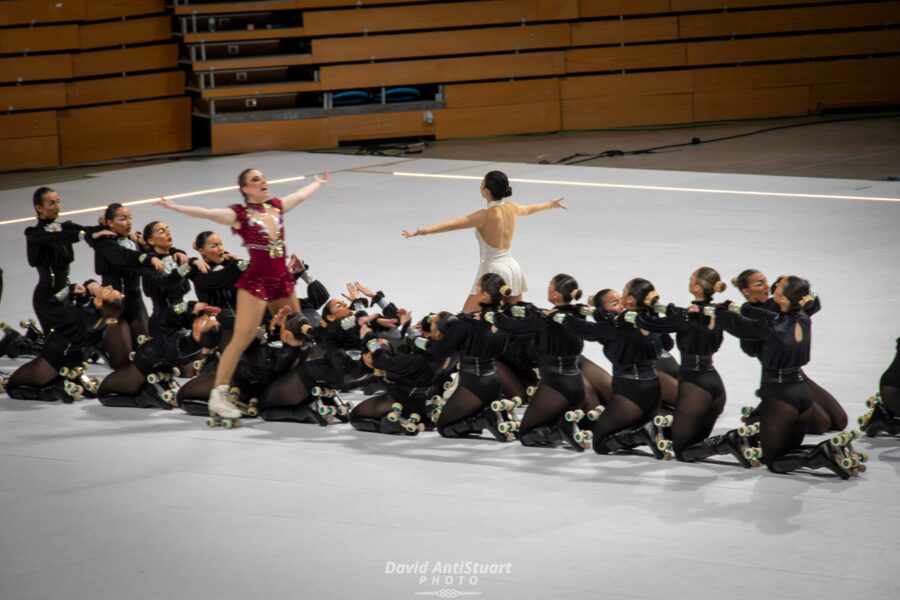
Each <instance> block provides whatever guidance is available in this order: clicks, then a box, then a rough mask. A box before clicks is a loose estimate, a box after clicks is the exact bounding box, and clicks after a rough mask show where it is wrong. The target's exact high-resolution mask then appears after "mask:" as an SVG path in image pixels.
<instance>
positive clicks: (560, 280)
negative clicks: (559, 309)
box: [550, 273, 582, 302]
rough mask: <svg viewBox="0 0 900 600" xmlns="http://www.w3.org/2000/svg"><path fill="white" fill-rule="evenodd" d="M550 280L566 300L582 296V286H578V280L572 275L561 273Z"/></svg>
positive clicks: (569, 300)
mask: <svg viewBox="0 0 900 600" xmlns="http://www.w3.org/2000/svg"><path fill="white" fill-rule="evenodd" d="M550 281H551V283H552V284H553V287H554V288H556V291H557V292H559V293H560V294H562V298H563V301H564V302H571V301H572V300H578V299H579V298H581V293H582V292H581V288H579V287H578V282H577V281H575V278H574V277H572V276H571V275H566V274H565V273H560V274H559V275H557V276H556V277H554V278H553V279H551V280H550Z"/></svg>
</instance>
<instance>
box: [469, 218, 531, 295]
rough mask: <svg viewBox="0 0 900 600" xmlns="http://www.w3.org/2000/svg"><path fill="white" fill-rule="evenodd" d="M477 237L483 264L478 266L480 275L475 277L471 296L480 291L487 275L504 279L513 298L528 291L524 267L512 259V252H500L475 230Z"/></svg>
mask: <svg viewBox="0 0 900 600" xmlns="http://www.w3.org/2000/svg"><path fill="white" fill-rule="evenodd" d="M475 237H476V238H477V239H478V249H479V251H480V253H481V263H480V264H479V265H478V274H477V275H476V276H475V283H473V284H472V291H471V292H469V293H470V294H475V293H477V291H478V281H479V280H480V279H481V276H482V275H484V274H485V273H496V274H497V275H499V276H500V277H502V278H503V281H505V282H506V285H508V286H509V287H510V288H512V295H513V296H521V295H522V293H523V292H526V291H528V285H527V284H526V283H525V275H524V274H523V273H522V267H520V266H519V263H518V262H516V259H514V258H513V257H512V254H511V253H510V250H509V249H507V250H500V249H499V248H494V247H493V246H491V245H490V244H488V243H487V242H485V241H484V238H482V237H481V233H479V232H478V230H477V229H476V230H475Z"/></svg>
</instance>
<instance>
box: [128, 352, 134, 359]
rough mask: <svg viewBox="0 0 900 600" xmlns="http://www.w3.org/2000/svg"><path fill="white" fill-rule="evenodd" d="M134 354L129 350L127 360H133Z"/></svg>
mask: <svg viewBox="0 0 900 600" xmlns="http://www.w3.org/2000/svg"><path fill="white" fill-rule="evenodd" d="M134 356H135V354H134V352H133V351H132V352H129V353H128V360H134Z"/></svg>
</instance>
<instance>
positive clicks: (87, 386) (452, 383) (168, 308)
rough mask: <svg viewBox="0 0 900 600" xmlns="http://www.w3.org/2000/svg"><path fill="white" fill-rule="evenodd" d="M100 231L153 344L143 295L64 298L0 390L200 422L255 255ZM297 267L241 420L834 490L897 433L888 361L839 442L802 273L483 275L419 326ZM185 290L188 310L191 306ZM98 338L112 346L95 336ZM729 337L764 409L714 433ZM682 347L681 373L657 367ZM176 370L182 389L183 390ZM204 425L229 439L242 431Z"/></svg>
mask: <svg viewBox="0 0 900 600" xmlns="http://www.w3.org/2000/svg"><path fill="white" fill-rule="evenodd" d="M108 212H109V211H108ZM115 214H116V210H113V215H115ZM129 227H130V224H129ZM103 237H105V236H98V237H93V240H88V241H89V242H90V241H93V242H94V244H93V245H94V247H95V250H96V251H97V253H98V264H99V263H100V261H101V257H102V258H103V260H104V261H107V262H108V263H109V264H110V265H112V266H113V267H115V268H121V269H123V270H129V272H130V274H131V275H130V276H133V275H134V273H135V272H137V273H139V274H140V280H141V283H142V287H143V292H144V294H146V295H147V296H148V297H150V299H151V301H152V302H153V308H154V310H153V313H152V315H151V316H150V319H149V326H150V327H149V331H151V332H152V336H149V337H148V336H146V335H144V334H138V333H136V332H137V331H140V330H141V329H142V327H141V326H140V317H141V315H140V312H141V311H140V309H136V308H135V304H134V303H135V302H138V303H140V304H141V308H142V305H143V302H142V300H141V298H140V295H139V294H140V292H139V291H138V295H137V297H135V295H134V294H130V293H128V292H126V293H125V294H123V293H122V292H121V291H118V290H117V289H115V287H114V286H112V285H107V286H101V285H100V284H99V283H97V282H95V281H88V282H85V283H83V284H76V285H68V286H65V287H63V288H62V289H60V290H59V291H58V292H56V293H54V294H53V295H52V296H50V297H48V298H47V299H46V302H45V304H44V305H43V306H42V310H41V317H42V319H41V320H42V322H44V325H45V331H49V333H48V334H47V335H46V336H45V338H44V339H42V340H41V343H40V344H39V345H38V352H39V355H38V357H37V358H35V359H34V360H32V361H31V362H29V363H27V364H25V365H23V366H22V367H20V368H19V369H17V370H16V371H15V372H14V373H13V374H12V375H11V376H9V377H8V379H6V380H5V382H4V385H5V391H6V392H7V393H8V394H9V396H10V397H12V398H18V399H30V400H51V401H52V400H60V401H63V402H72V401H74V400H79V399H81V398H82V397H86V398H95V397H96V398H98V399H99V401H100V402H101V403H102V404H104V405H106V406H130V407H155V408H173V407H181V408H182V409H184V410H185V411H187V412H188V413H190V414H196V415H207V414H209V413H208V410H207V400H208V398H209V396H210V391H211V390H212V388H213V382H214V373H215V364H216V360H217V355H218V349H219V348H221V347H224V346H225V344H226V342H227V340H228V339H229V337H230V336H231V333H232V331H231V328H232V326H233V323H234V307H235V289H234V286H233V284H234V282H235V281H236V280H237V279H238V278H239V277H240V275H241V273H242V272H243V269H245V268H246V266H247V261H244V260H239V259H237V258H236V257H233V256H231V255H229V254H227V253H226V252H225V251H224V249H223V247H222V242H221V239H219V236H218V235H216V234H215V233H212V232H203V233H201V234H200V235H199V236H197V239H196V242H195V244H194V247H195V249H197V250H198V251H199V253H200V255H201V258H199V259H189V258H188V257H187V256H186V254H185V253H184V252H182V251H179V250H177V249H175V248H173V247H172V244H171V234H170V233H169V232H168V229H167V228H166V227H165V225H164V224H161V223H159V222H153V223H151V224H150V225H148V228H147V229H146V230H145V235H144V239H145V240H148V241H149V242H150V248H151V251H150V252H141V251H140V249H138V248H135V249H129V248H127V247H125V246H126V245H123V244H121V243H119V244H109V245H104V244H98V243H97V242H98V241H102V240H103ZM154 240H157V241H160V243H159V244H153V241H154ZM104 252H105V253H106V254H103V253H104ZM289 267H290V270H291V272H292V273H293V274H294V276H295V279H296V280H300V279H303V280H304V281H305V283H306V284H307V296H308V297H307V298H303V299H302V300H301V301H300V306H301V311H300V312H296V313H292V312H289V309H288V307H284V308H282V309H281V310H280V311H278V312H277V313H276V314H274V315H269V316H268V317H267V319H266V320H265V322H263V323H261V324H260V327H259V330H258V332H257V336H256V341H255V342H254V343H253V344H251V346H250V348H248V350H247V351H246V352H245V353H244V354H243V356H242V357H241V360H240V363H239V366H238V368H237V370H236V371H235V374H234V377H233V380H232V385H233V387H232V388H231V393H232V400H233V401H234V402H235V403H236V404H237V406H238V407H239V408H240V409H241V412H242V413H243V414H244V415H245V416H246V417H256V416H260V417H262V418H264V419H268V420H289V421H298V422H307V423H317V424H319V425H323V426H324V425H328V424H330V423H333V422H335V421H338V422H349V423H350V424H351V426H353V427H354V428H355V429H357V430H360V431H371V432H378V433H385V434H401V435H416V434H418V433H419V432H421V431H427V430H434V429H436V430H437V431H438V433H439V434H440V435H441V436H444V437H467V436H473V435H479V434H481V433H483V432H484V430H487V431H488V432H489V433H490V434H491V435H492V436H493V437H495V438H496V439H497V440H498V441H501V442H509V441H513V440H515V439H518V440H519V441H520V442H521V443H522V444H524V445H526V446H543V445H555V444H564V445H568V446H569V447H571V448H572V449H575V450H577V451H582V450H584V449H586V448H590V447H593V449H594V450H595V451H596V452H598V453H601V454H608V453H612V452H616V451H620V450H631V449H634V448H637V447H639V446H649V449H650V450H651V451H652V452H653V454H654V455H655V456H656V458H658V459H670V458H676V459H678V460H681V461H695V460H700V459H704V458H707V457H710V456H714V455H731V456H733V457H734V459H735V460H737V462H738V463H740V465H742V466H743V467H746V468H750V467H754V466H758V465H760V464H762V463H764V464H765V465H766V466H767V467H768V468H769V469H770V470H771V471H774V472H778V473H784V472H788V471H792V470H795V469H798V468H802V467H807V468H825V469H829V470H831V471H833V472H834V473H835V474H837V475H838V476H839V477H841V478H843V479H847V478H849V477H851V476H853V475H858V474H859V473H860V472H862V471H864V470H865V464H864V463H865V461H866V460H867V456H866V454H865V453H863V452H858V451H856V450H855V449H854V447H853V444H852V442H853V441H854V440H856V439H858V438H859V437H860V436H861V435H862V433H865V434H866V435H868V436H875V435H878V434H879V433H887V434H889V435H897V434H900V393H898V390H900V354H898V357H895V359H894V361H893V363H892V364H891V365H890V366H889V367H888V369H887V370H886V371H885V373H884V375H883V376H882V378H881V381H880V390H879V393H878V394H876V395H875V396H873V397H872V398H871V399H870V400H869V402H868V404H869V408H870V410H869V411H868V413H867V414H866V415H863V416H862V417H860V419H859V422H860V426H861V428H862V432H860V431H856V430H853V431H842V430H844V428H845V427H846V426H847V416H846V413H845V412H844V411H843V409H842V408H841V407H840V405H839V404H838V403H837V402H836V401H835V399H834V398H833V397H832V396H831V395H830V394H829V393H828V392H827V391H825V390H824V389H822V388H821V387H820V386H818V385H817V384H815V383H814V382H813V381H811V380H810V379H809V378H808V377H807V376H806V374H805V373H804V372H803V370H802V367H803V366H804V365H806V364H807V363H808V361H809V357H810V342H811V336H810V322H811V321H810V317H811V316H812V315H813V314H815V312H816V311H817V310H819V300H818V298H817V297H816V296H815V294H813V293H812V292H811V291H810V287H809V284H808V282H807V281H805V280H804V279H801V278H799V277H796V276H782V277H779V278H778V280H777V281H775V282H774V284H772V286H771V287H770V286H769V284H768V282H767V281H766V278H765V276H764V275H763V274H762V273H760V272H759V271H755V270H747V271H744V272H743V273H741V274H740V275H739V276H738V277H736V278H734V279H733V280H732V282H733V284H734V285H735V286H736V287H737V288H738V289H739V290H740V291H741V292H742V294H743V295H744V297H745V301H744V302H743V303H734V302H727V301H726V302H722V303H715V302H713V297H714V295H715V294H716V293H718V292H721V291H723V290H724V289H725V287H726V285H725V283H724V282H723V281H722V280H721V278H720V276H719V274H718V273H717V272H716V271H715V270H714V269H711V268H708V267H702V268H699V269H697V270H696V271H695V272H694V273H692V274H691V277H690V283H689V289H690V292H691V293H692V294H693V296H694V300H693V301H692V302H691V304H690V305H689V306H688V307H686V308H685V307H678V306H675V305H673V304H668V305H665V304H662V303H660V302H659V294H658V293H657V292H656V290H655V289H654V286H653V285H652V284H651V283H650V282H649V281H647V280H645V279H640V278H636V279H632V280H631V281H629V282H628V283H627V284H626V285H625V287H624V289H623V291H622V293H621V294H619V293H617V292H616V291H614V290H610V289H606V290H601V291H599V292H597V293H596V294H594V295H593V296H591V297H590V299H589V301H588V304H581V303H578V301H579V300H580V299H581V298H582V296H583V293H582V290H581V289H580V288H579V285H578V283H577V282H576V281H575V279H574V278H572V277H571V276H569V275H565V274H560V275H557V276H555V277H554V278H553V279H552V280H551V281H550V283H549V285H548V290H547V300H548V302H549V304H550V305H551V308H549V309H542V308H539V307H537V306H535V305H533V304H530V303H526V302H518V303H516V304H513V305H508V304H506V303H504V298H506V297H507V296H509V294H510V290H509V288H508V287H507V286H506V284H505V282H504V281H503V279H502V278H501V277H500V276H499V275H496V274H493V273H488V274H486V275H484V276H483V277H481V279H480V281H479V286H478V288H477V289H478V300H479V303H480V308H479V309H478V310H477V311H475V312H470V313H459V314H452V313H449V312H440V313H433V314H429V315H428V316H426V317H425V318H423V319H421V320H420V321H419V322H417V323H415V324H414V323H413V322H412V318H411V314H410V313H409V311H407V310H405V309H403V308H398V307H397V306H395V305H394V304H393V303H391V302H389V301H388V300H387V299H386V298H385V296H384V294H383V293H381V292H373V291H372V290H370V289H368V288H367V287H365V286H363V285H361V284H358V283H355V284H348V286H347V287H348V294H347V295H345V298H346V299H347V302H344V301H343V300H340V299H336V298H332V299H329V294H328V291H327V290H326V289H325V287H324V286H323V285H322V284H321V283H320V282H319V281H317V280H315V279H312V278H311V276H310V274H309V269H308V266H307V265H306V264H304V263H303V262H302V261H301V260H299V259H298V258H297V257H296V256H292V257H291V259H290V261H289ZM123 272H124V271H123ZM191 281H192V282H193V283H194V287H195V291H196V294H197V297H198V298H199V300H198V301H184V300H183V297H184V295H185V294H186V293H187V292H188V291H189V289H190V282H191ZM127 288H128V284H127V283H125V289H127ZM129 296H130V297H129ZM143 314H144V315H146V313H145V312H144V313H143ZM145 318H146V317H145ZM47 323H50V327H48V326H47ZM129 323H130V324H131V325H132V326H131V328H130V329H129V327H128V324H129ZM107 326H112V327H115V328H116V331H117V332H118V333H119V335H109V333H110V332H106V335H104V330H105V328H106V327H107ZM724 332H728V333H729V334H732V335H734V336H736V337H738V338H740V340H741V347H742V349H743V350H744V352H745V353H746V354H748V355H749V356H753V357H756V358H757V359H758V360H759V361H760V363H761V367H762V377H761V383H760V388H759V390H758V391H757V395H758V396H759V398H760V400H761V401H760V403H759V405H758V406H757V407H747V408H746V409H744V411H743V416H742V421H743V422H744V424H743V425H742V426H741V427H739V428H737V429H734V430H731V431H728V432H727V433H725V434H722V435H715V436H710V434H711V433H712V430H713V428H714V426H715V423H716V420H717V418H718V417H719V415H720V414H721V413H722V411H723V408H724V405H725V399H726V394H725V388H724V385H723V383H722V380H721V378H720V377H719V374H718V373H717V372H716V369H715V366H714V362H713V357H714V355H715V353H716V352H717V350H718V349H719V347H720V345H721V343H722V340H723V333H724ZM673 334H674V340H673V339H672V335H673ZM585 341H591V342H599V343H600V344H602V345H603V351H604V354H605V355H606V357H607V358H608V359H609V360H610V362H611V363H612V373H609V372H607V371H606V370H605V369H603V368H602V367H600V366H599V365H597V364H595V363H594V362H592V361H591V360H589V359H588V358H586V357H585V356H583V355H582V350H583V346H584V343H585ZM675 346H677V347H678V350H679V351H680V353H681V360H680V362H678V361H675V359H674V358H673V357H672V356H671V355H670V354H669V351H671V350H672V349H673V348H674V347H675ZM898 351H900V340H898ZM91 355H102V356H104V357H105V360H106V361H107V362H108V364H109V365H110V366H111V367H112V368H113V372H112V373H111V374H109V375H107V376H106V377H105V378H103V379H102V381H97V380H96V379H95V378H92V377H89V376H88V375H87V374H86V373H85V368H86V366H87V363H86V362H85V360H86V358H87V357H89V356H91ZM185 377H191V379H190V380H189V381H188V382H187V383H185V384H184V385H181V384H180V382H179V381H178V380H179V378H181V379H183V378H185ZM350 390H363V391H364V393H365V395H367V396H368V397H367V398H366V399H365V400H363V401H361V402H359V403H358V404H356V405H355V406H351V404H350V403H349V402H346V401H344V400H342V399H341V397H340V393H342V392H347V391H350ZM522 408H524V414H522V416H521V418H520V416H519V413H521V412H522V411H521V410H520V409H522ZM208 423H209V424H210V425H222V426H225V427H232V426H236V425H237V424H238V423H239V420H237V419H228V418H222V417H210V418H209V420H208ZM829 431H833V432H836V433H835V434H834V435H832V436H830V437H829V438H828V439H827V440H826V441H824V442H822V443H820V444H817V445H803V444H802V443H803V439H804V436H805V435H806V434H807V433H815V434H821V433H826V432H829Z"/></svg>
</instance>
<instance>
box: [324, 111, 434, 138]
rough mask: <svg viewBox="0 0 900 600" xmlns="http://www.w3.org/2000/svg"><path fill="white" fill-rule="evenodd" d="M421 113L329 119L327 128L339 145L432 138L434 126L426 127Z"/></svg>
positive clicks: (411, 112)
mask: <svg viewBox="0 0 900 600" xmlns="http://www.w3.org/2000/svg"><path fill="white" fill-rule="evenodd" d="M423 113H424V111H421V110H419V111H408V112H382V113H370V114H363V115H346V116H340V117H329V118H328V127H329V128H330V130H331V132H332V135H334V136H336V137H337V140H338V142H345V141H347V142H352V141H357V140H372V139H378V138H388V137H418V136H433V135H434V131H435V125H434V123H430V124H429V123H426V122H425V119H424V115H423Z"/></svg>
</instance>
